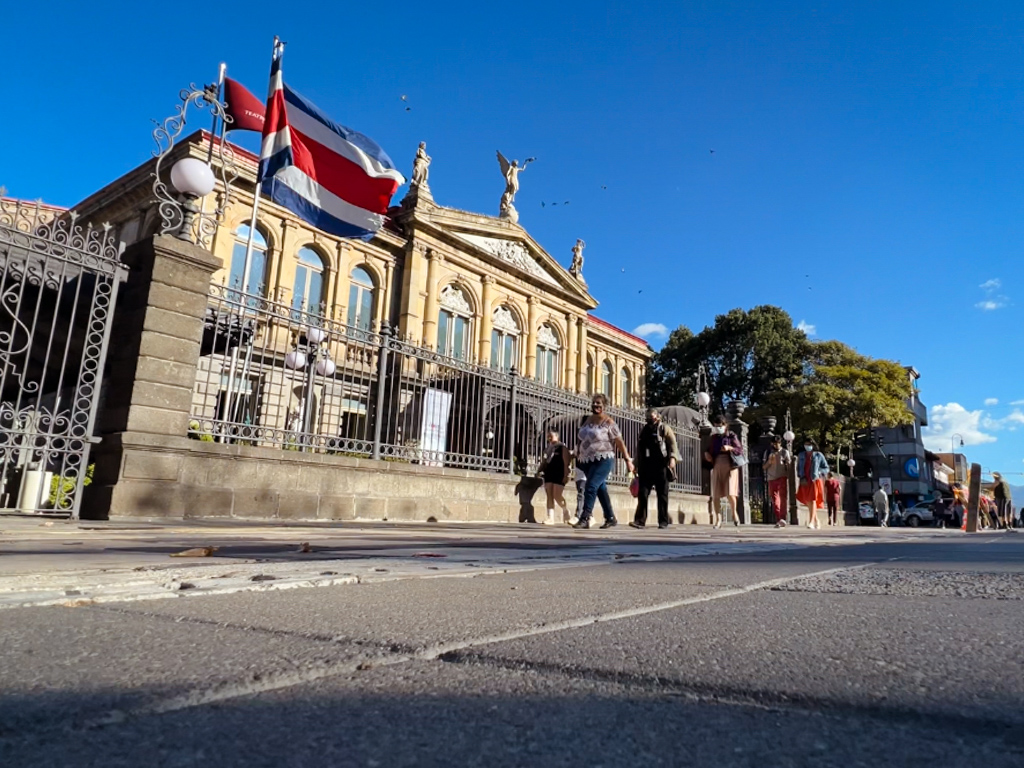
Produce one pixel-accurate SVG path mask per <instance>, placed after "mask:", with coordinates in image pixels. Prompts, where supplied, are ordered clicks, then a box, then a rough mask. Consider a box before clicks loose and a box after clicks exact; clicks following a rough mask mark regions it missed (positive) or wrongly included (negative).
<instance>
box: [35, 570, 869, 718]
mask: <svg viewBox="0 0 1024 768" xmlns="http://www.w3.org/2000/svg"><path fill="white" fill-rule="evenodd" d="M886 560H888V559H882V560H873V561H870V562H865V563H859V564H855V565H845V566H841V567H837V568H828V569H825V570H820V571H814V572H811V573H804V574H799V575H795V576H786V577H782V578H777V579H768V580H766V581H760V582H756V583H753V584H749V585H746V586H740V587H734V588H730V589H724V590H721V591H718V592H712V593H709V594H703V595H697V596H693V597H687V598H681V599H678V600H670V601H666V602H662V603H657V604H654V605H648V606H642V607H636V608H627V609H623V610H618V611H610V612H606V613H602V614H597V615H590V616H584V617H580V618H576V619H569V620H565V621H558V622H551V623H547V624H544V625H542V626H534V627H530V628H527V629H522V630H515V631H510V632H502V633H497V634H492V635H485V636H480V637H476V638H471V639H468V640H462V641H455V642H446V643H437V644H434V645H431V646H428V647H426V648H423V649H421V650H418V651H414V652H399V653H394V652H385V653H384V654H381V653H379V652H378V653H375V654H369V653H363V654H358V655H356V656H355V657H354V658H349V659H346V660H345V661H339V662H334V663H331V662H324V663H323V664H322V665H320V666H318V667H317V668H314V669H304V670H301V671H288V672H272V673H268V674H266V675H259V674H258V675H256V676H254V677H253V678H252V679H249V680H245V681H231V682H223V683H219V684H215V685H212V686H209V687H206V688H197V689H193V690H190V691H186V692H185V693H183V694H179V695H175V696H169V697H167V698H164V699H160V700H157V701H152V702H149V703H146V704H141V705H139V706H136V707H132V708H128V709H124V710H122V709H113V710H109V711H107V712H105V713H103V714H100V715H98V716H95V717H90V718H87V719H85V720H81V721H78V722H77V723H75V724H68V723H64V724H61V727H63V728H65V729H67V728H70V729H72V730H84V729H92V728H102V727H107V726H113V725H118V724H120V723H124V722H126V721H128V720H132V719H139V718H143V717H150V716H153V715H161V714H167V713H171V712H178V711H181V710H185V709H191V708H195V707H200V706H204V705H208V704H216V703H218V702H222V701H228V700H231V699H237V698H241V697H247V696H254V695H259V694H262V693H269V692H272V691H278V690H282V689H285V688H291V687H294V686H298V685H305V684H309V683H313V682H317V681H319V680H323V679H326V678H330V677H337V676H341V675H346V674H352V673H355V672H358V671H360V670H365V669H372V668H381V667H390V666H396V665H400V664H405V663H408V662H413V661H442V662H444V661H445V660H446V659H449V658H451V656H452V655H453V654H458V653H459V652H461V651H467V650H470V649H474V648H478V647H482V646H487V645H493V644H496V643H501V642H507V641H511V640H521V639H525V638H531V637H537V636H540V635H547V634H552V633H554V632H562V631H565V630H571V629H579V628H582V627H588V626H591V625H593V624H597V623H601V622H611V621H619V620H622V619H628V618H634V617H637V616H645V615H649V614H653V613H659V612H662V611H668V610H673V609H676V608H682V607H685V606H688V605H697V604H700V603H706V602H710V601H713V600H721V599H725V598H729V597H736V596H739V595H746V594H749V593H751V592H757V591H762V590H768V589H771V588H773V587H775V586H778V585H781V584H785V583H787V582H789V581H793V580H795V579H800V578H806V577H809V576H826V575H829V574H834V573H839V572H844V571H851V570H858V569H861V568H867V567H870V566H872V565H875V564H877V563H879V562H885V561H886ZM115 610H116V609H115ZM125 613H127V611H125ZM165 618H169V619H172V620H173V619H175V618H176V617H165ZM204 621H208V620H204ZM35 733H36V734H38V733H39V731H36V732H35ZM19 736H22V737H30V736H31V734H29V733H23V734H19Z"/></svg>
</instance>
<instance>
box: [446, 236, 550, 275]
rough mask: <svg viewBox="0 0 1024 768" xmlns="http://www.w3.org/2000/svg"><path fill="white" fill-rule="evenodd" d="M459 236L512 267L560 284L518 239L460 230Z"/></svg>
mask: <svg viewBox="0 0 1024 768" xmlns="http://www.w3.org/2000/svg"><path fill="white" fill-rule="evenodd" d="M456 234H458V236H459V237H461V238H462V239H463V240H467V241H469V242H470V243H472V244H473V245H475V246H476V247H478V248H481V249H483V250H484V251H487V253H489V254H491V255H492V256H497V257H498V258H499V259H501V260H502V261H504V262H505V263H506V264H508V265H509V266H511V267H514V268H515V269H518V270H519V271H520V272H525V273H526V274H528V275H530V276H532V277H537V278H540V279H541V280H543V281H544V282H546V283H549V284H550V285H558V284H559V283H558V281H557V280H555V278H554V277H553V276H552V275H551V274H550V273H549V272H548V271H547V270H546V269H544V267H542V266H541V265H540V264H538V263H537V260H536V259H534V258H533V256H532V255H530V252H529V251H528V250H527V249H526V246H524V245H523V244H522V243H521V242H519V241H518V240H506V239H504V238H499V237H486V236H484V235H473V234H470V233H468V232H458V233H456Z"/></svg>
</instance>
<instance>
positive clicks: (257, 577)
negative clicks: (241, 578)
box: [249, 573, 277, 581]
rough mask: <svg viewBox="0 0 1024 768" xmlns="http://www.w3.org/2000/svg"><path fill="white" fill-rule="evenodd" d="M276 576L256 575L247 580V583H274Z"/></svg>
mask: <svg viewBox="0 0 1024 768" xmlns="http://www.w3.org/2000/svg"><path fill="white" fill-rule="evenodd" d="M276 580H277V576H271V575H270V574H269V573H257V574H256V575H255V576H253V577H252V578H250V579H249V581H276Z"/></svg>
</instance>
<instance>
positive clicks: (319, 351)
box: [284, 326, 338, 450]
mask: <svg viewBox="0 0 1024 768" xmlns="http://www.w3.org/2000/svg"><path fill="white" fill-rule="evenodd" d="M326 341H327V331H325V330H324V329H323V328H317V327H315V326H307V327H306V328H305V329H304V330H303V332H302V335H300V336H299V341H298V343H297V344H296V345H295V349H293V350H292V351H291V352H289V353H288V354H286V355H285V356H284V364H285V365H286V366H288V367H289V368H291V369H292V370H293V371H301V370H305V372H306V379H305V382H304V388H303V397H302V445H303V450H310V448H311V445H312V434H311V432H312V429H313V386H314V384H315V379H316V375H317V374H320V375H321V376H324V377H326V378H329V377H331V376H333V375H334V372H335V371H336V370H337V368H338V367H337V366H336V365H335V364H334V361H333V360H331V358H330V356H329V354H328V351H327V346H326V344H325V342H326Z"/></svg>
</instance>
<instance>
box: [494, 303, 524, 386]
mask: <svg viewBox="0 0 1024 768" xmlns="http://www.w3.org/2000/svg"><path fill="white" fill-rule="evenodd" d="M491 324H492V325H491V367H492V368H498V369H500V370H502V371H508V370H510V369H511V368H512V366H514V365H516V363H517V362H518V361H519V336H520V333H521V331H520V330H519V323H517V322H516V317H515V315H514V314H512V310H511V309H509V308H508V307H506V306H501V307H498V308H497V309H496V310H494V316H493V318H492V319H491Z"/></svg>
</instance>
